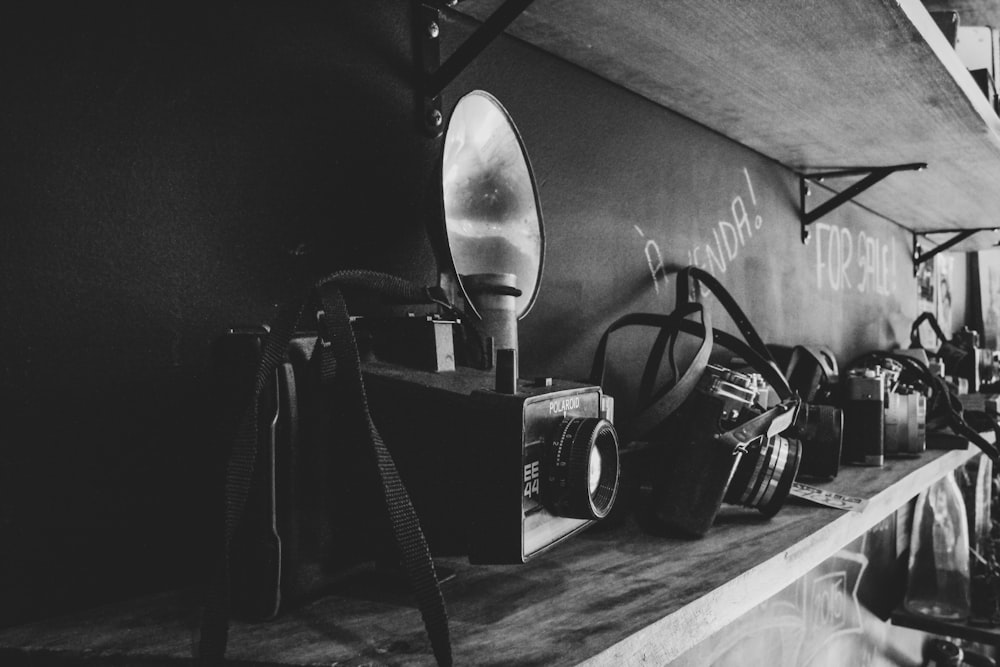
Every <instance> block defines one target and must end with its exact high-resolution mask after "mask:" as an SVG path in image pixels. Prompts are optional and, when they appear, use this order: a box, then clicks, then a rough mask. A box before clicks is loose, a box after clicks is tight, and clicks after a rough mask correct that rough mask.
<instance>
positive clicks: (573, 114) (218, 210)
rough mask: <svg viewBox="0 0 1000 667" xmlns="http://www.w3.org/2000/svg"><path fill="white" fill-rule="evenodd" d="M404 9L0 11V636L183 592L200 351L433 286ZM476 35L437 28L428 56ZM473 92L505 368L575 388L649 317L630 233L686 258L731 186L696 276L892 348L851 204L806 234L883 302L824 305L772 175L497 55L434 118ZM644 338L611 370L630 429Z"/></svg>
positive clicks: (564, 76) (198, 437) (894, 313)
mask: <svg viewBox="0 0 1000 667" xmlns="http://www.w3.org/2000/svg"><path fill="white" fill-rule="evenodd" d="M409 13H410V9H409V3H407V2H404V1H396V2H392V1H389V0H379V1H370V0H342V1H340V2H324V3H320V2H311V3H304V2H302V3H279V2H270V3H267V2H239V3H237V2H170V3H167V2H150V1H146V2H142V1H124V0H123V1H120V2H110V1H107V0H102V1H100V2H89V3H69V2H36V3H30V9H28V8H27V5H25V6H23V7H21V8H20V9H19V10H18V11H17V12H16V13H15V11H14V10H12V9H9V8H8V9H3V10H0V85H2V90H0V229H2V234H3V236H2V239H3V241H2V244H0V272H2V273H0V308H2V311H0V315H2V321H3V324H2V326H0V349H2V350H3V364H2V375H0V401H2V402H0V405H2V406H3V414H4V416H3V419H2V422H0V423H2V426H0V591H2V594H0V624H9V623H14V622H19V621H24V620H28V619H31V618H37V617H40V616H44V615H46V614H50V613H55V612H60V611H65V610H68V609H71V608H79V607H84V606H88V605H92V604H95V603H98V602H101V601H104V600H110V599H116V598H122V597H126V596H129V595H135V594H138V593H141V592H145V591H152V590H159V589H163V588H168V587H173V586H181V585H191V584H195V583H198V582H199V581H200V578H201V574H202V572H203V570H204V568H203V566H204V563H203V560H204V557H205V553H206V550H205V544H206V543H207V542H208V540H209V538H210V536H211V535H212V531H213V530H214V528H215V524H214V523H213V522H212V519H213V518H214V517H215V516H216V515H215V509H216V507H215V505H214V504H213V503H212V500H211V499H212V498H213V497H214V496H213V492H212V490H213V489H216V488H217V480H216V478H215V477H214V476H213V470H214V469H215V465H216V460H217V458H218V457H217V452H218V447H219V445H218V443H216V442H215V441H214V440H213V439H212V437H211V432H212V430H211V423H212V405H213V403H212V399H213V396H212V395H211V390H210V383H209V381H208V362H209V354H208V350H209V345H210V343H211V341H212V340H213V339H214V338H216V337H217V336H218V335H219V334H221V333H222V332H224V331H225V330H226V329H227V328H229V327H231V326H234V325H240V324H253V323H258V322H262V321H267V320H268V319H269V318H271V317H272V316H273V314H274V312H275V310H276V306H277V304H279V303H280V302H282V301H283V300H285V299H288V298H290V297H292V296H294V295H297V294H298V293H299V291H300V290H301V287H302V286H303V285H304V284H305V280H306V279H307V278H308V277H309V276H313V275H317V274H319V273H324V272H327V271H331V270H334V269H337V268H342V267H348V266H365V267H371V268H378V269H383V270H389V271H393V272H396V273H399V274H402V275H405V276H407V277H409V278H412V279H415V280H420V281H423V282H428V283H429V282H432V281H433V280H434V279H435V276H436V267H435V262H434V257H433V253H432V252H431V249H430V245H429V243H428V240H427V233H426V231H425V230H426V228H427V224H428V222H430V223H431V224H434V223H436V220H435V218H434V216H433V214H432V215H430V216H428V215H426V214H425V212H426V211H428V210H431V211H433V209H434V206H435V205H436V200H435V196H436V195H435V184H436V179H437V178H438V176H437V173H436V171H435V162H436V160H437V159H438V156H439V151H440V145H439V143H438V141H436V140H433V139H428V138H426V137H425V136H424V135H422V134H421V133H420V132H419V131H418V130H417V129H416V127H415V125H414V121H413V117H414V107H413V105H414V95H413V89H412V84H411V82H412V71H413V63H412V58H411V53H412V45H411V41H410V25H409V20H410V14H409ZM469 31H470V26H469V25H468V24H467V22H466V21H465V20H464V19H459V18H456V17H451V16H449V17H448V18H446V20H445V21H444V22H443V24H442V39H443V42H444V47H445V48H444V50H445V53H448V52H449V51H450V50H452V49H453V48H454V47H455V45H457V43H458V42H459V41H460V40H461V38H462V37H463V36H464V35H466V34H468V32H469ZM473 88H484V89H486V90H489V91H490V92H491V93H493V94H494V95H496V96H497V97H498V98H499V99H500V100H501V101H502V102H503V103H504V104H505V105H506V106H507V108H508V109H509V111H510V113H511V115H512V116H513V118H514V120H515V122H517V124H518V127H519V129H520V131H521V132H522V134H523V136H524V141H525V144H526V146H527V148H528V151H529V153H530V155H531V159H532V162H533V166H534V170H535V174H536V178H537V181H538V184H539V191H540V198H541V201H542V208H543V212H544V217H545V225H546V234H547V259H546V269H545V276H544V278H543V281H542V284H541V292H540V294H539V298H538V302H537V304H536V306H535V308H534V309H533V311H532V312H531V313H530V314H529V315H528V317H527V318H526V319H525V320H524V322H523V325H522V328H521V333H522V338H521V344H522V359H523V368H522V370H523V371H524V372H525V374H548V375H559V376H563V377H568V378H571V379H577V378H581V377H584V376H585V375H586V372H587V369H588V367H589V363H590V355H591V354H592V353H593V349H594V345H595V344H596V340H597V338H598V336H599V335H600V333H601V331H602V330H603V328H604V327H605V326H606V325H607V324H608V323H609V322H610V321H612V320H613V319H614V318H615V317H617V316H618V315H620V314H622V313H624V312H627V311H633V310H655V311H660V312H666V311H668V310H669V309H670V307H671V305H672V300H673V297H672V286H673V285H672V282H670V281H669V279H667V280H662V279H661V280H660V282H658V283H657V284H655V285H654V284H653V281H652V278H651V275H650V270H649V265H648V264H647V251H648V245H647V242H648V240H650V239H655V241H656V244H657V247H658V248H659V250H660V253H661V255H662V258H663V260H664V264H665V265H667V266H668V267H677V266H680V265H683V264H686V263H688V262H689V261H692V260H691V259H690V258H689V257H695V258H696V257H697V256H696V255H690V256H689V253H690V252H692V251H693V249H694V248H695V247H698V246H703V245H705V244H710V243H712V239H713V236H712V235H713V229H715V228H716V225H717V224H718V221H720V220H727V219H731V217H732V211H733V201H734V198H736V197H741V198H742V199H741V200H742V201H743V202H744V203H745V204H747V205H749V193H748V192H747V179H748V178H749V179H751V180H752V182H753V188H754V198H755V199H756V200H757V202H756V204H755V205H754V207H753V209H752V210H751V214H752V215H760V216H761V218H762V226H761V227H760V228H759V231H758V232H757V235H756V237H755V239H754V241H753V242H752V243H748V244H747V246H746V247H745V248H743V249H742V250H741V254H740V255H739V257H737V258H736V259H734V260H733V261H731V262H729V263H728V266H727V268H726V270H725V271H720V270H716V273H717V275H718V276H719V278H720V279H721V280H722V281H723V282H724V283H725V284H727V285H729V286H730V287H731V288H732V289H733V292H734V294H735V295H736V297H737V298H738V299H740V300H741V302H743V303H744V304H745V305H746V306H747V309H748V310H749V312H750V315H751V318H752V319H753V320H754V322H755V323H756V324H758V326H759V328H760V330H761V332H762V334H763V335H764V338H765V339H766V340H769V341H771V342H778V343H789V344H791V343H796V342H806V343H826V344H829V345H831V346H832V347H833V348H834V349H835V350H836V351H837V353H838V355H840V356H841V357H844V358H846V357H850V356H853V355H854V354H856V353H858V352H860V351H862V350H864V349H868V348H872V347H887V346H890V345H893V344H896V343H899V342H903V341H904V340H905V335H906V333H907V332H908V326H909V322H910V321H912V319H913V317H914V315H915V308H916V288H915V283H914V282H913V278H912V271H911V267H910V265H909V263H908V252H909V242H910V237H909V235H908V234H905V233H904V232H903V231H901V230H900V229H899V228H898V227H896V226H894V225H893V224H891V223H890V222H889V221H886V220H884V219H882V218H880V217H878V216H877V215H874V214H872V213H870V212H868V211H865V210H864V209H862V208H860V207H858V206H854V205H849V206H846V207H843V208H842V209H839V210H838V211H837V212H836V213H835V214H833V215H831V216H829V217H828V218H826V219H824V221H825V222H829V223H830V224H836V225H841V226H844V227H845V228H849V229H851V230H854V233H856V232H857V231H858V230H863V231H866V232H867V233H869V234H871V235H875V236H878V237H879V238H880V239H881V240H882V242H884V243H886V244H888V245H890V246H892V247H893V248H894V249H895V252H896V253H897V256H898V258H899V261H898V264H896V265H894V268H893V271H892V278H893V279H892V284H893V287H894V289H893V291H892V293H891V294H884V295H876V294H872V293H870V292H866V293H862V292H859V291H858V290H853V291H852V290H846V289H844V290H839V291H838V290H833V289H831V288H830V286H829V285H825V284H824V283H823V282H822V281H821V280H819V278H818V277H817V275H818V274H817V268H816V253H815V250H814V247H815V246H804V245H802V244H801V243H800V242H799V238H798V233H799V229H798V222H797V220H798V218H797V186H798V182H797V180H796V178H795V176H794V174H793V173H792V172H791V171H789V170H787V169H785V168H783V167H782V166H781V165H778V164H776V163H774V162H772V161H770V160H768V159H767V158H766V157H763V156H761V155H759V154H756V153H754V152H752V151H749V150H747V149H746V148H744V147H742V146H739V145H737V144H735V143H733V142H731V141H729V140H728V139H725V138H724V137H722V136H720V135H717V134H715V133H713V132H710V131H708V130H706V129H704V128H702V127H701V126H698V125H696V124H695V123H692V122H690V121H688V120H686V119H684V118H681V117H679V116H677V115H675V114H673V113H671V112H669V111H666V110H664V109H662V108H660V107H657V106H655V105H653V104H651V103H649V102H647V101H645V100H643V99H641V98H638V97H636V96H635V95H633V94H631V93H628V92H626V91H624V90H622V89H620V88H617V87H615V86H613V85H612V84H609V83H607V82H604V81H602V80H600V79H598V78H596V77H594V76H592V75H590V74H588V73H586V72H583V71H582V70H579V69H578V68H576V67H574V66H571V65H569V64H567V63H564V62H563V61H560V60H558V59H555V58H553V57H551V56H548V55H546V54H543V53H541V52H539V51H537V50H535V49H534V48H531V47H528V46H526V45H524V44H521V43H519V42H517V41H515V40H513V39H508V38H503V39H501V40H500V41H499V42H498V43H496V44H494V45H493V46H491V47H490V48H489V49H488V50H487V52H486V53H484V54H483V55H482V56H481V58H480V59H479V60H477V62H476V63H475V64H474V65H473V66H472V67H471V68H469V69H468V70H467V71H466V72H465V73H464V74H462V75H461V76H460V77H459V79H458V80H456V82H455V83H454V84H452V85H451V86H450V87H449V88H448V89H447V91H446V93H445V96H444V110H445V114H446V116H447V114H448V113H449V112H450V109H451V107H452V106H453V105H454V102H455V101H456V100H457V99H458V96H459V95H461V94H462V93H464V92H467V91H468V90H471V89H473ZM637 230H641V233H640V231H637ZM695 261H698V260H697V259H695ZM719 317H720V319H721V314H720V316H719ZM956 321H958V320H956ZM644 340H645V339H643V338H642V337H641V336H631V337H625V338H624V339H621V340H620V341H619V345H618V346H616V349H615V351H614V352H613V354H612V356H613V358H614V359H615V360H616V364H617V366H618V370H617V371H616V372H614V373H612V375H611V380H610V381H611V383H612V386H611V387H610V388H611V389H612V391H615V392H616V393H619V394H620V395H621V397H622V400H623V403H622V408H621V414H623V415H625V416H627V415H628V412H629V407H630V406H629V403H628V398H629V391H630V388H631V386H630V381H629V378H630V377H632V375H631V374H630V373H631V372H630V370H629V369H630V368H632V367H636V366H637V365H638V364H640V363H641V361H642V360H643V359H644V352H645V350H644V349H642V345H643V344H644Z"/></svg>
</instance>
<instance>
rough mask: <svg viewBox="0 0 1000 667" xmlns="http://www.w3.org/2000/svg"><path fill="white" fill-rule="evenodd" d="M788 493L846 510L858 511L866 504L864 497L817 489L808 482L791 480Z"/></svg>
mask: <svg viewBox="0 0 1000 667" xmlns="http://www.w3.org/2000/svg"><path fill="white" fill-rule="evenodd" d="M790 495H792V496H794V497H795V498H801V499H803V500H808V501H810V502H813V503H816V504H817V505H824V506H826V507H832V508H834V509H838V510H846V511H848V512H860V511H861V510H863V509H864V508H865V506H866V505H867V504H868V501H867V500H865V499H864V498H855V497H853V496H845V495H843V494H840V493H834V492H833V491H826V490H824V489H817V488H816V487H815V486H809V485H808V484H802V483H800V482H792V490H791V491H790Z"/></svg>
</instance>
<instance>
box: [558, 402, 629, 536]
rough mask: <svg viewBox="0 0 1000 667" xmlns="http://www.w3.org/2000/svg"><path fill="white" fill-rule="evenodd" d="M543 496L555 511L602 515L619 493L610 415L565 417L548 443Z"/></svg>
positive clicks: (588, 516)
mask: <svg viewBox="0 0 1000 667" xmlns="http://www.w3.org/2000/svg"><path fill="white" fill-rule="evenodd" d="M544 479H545V482H546V484H545V487H544V489H543V494H542V496H543V499H544V502H545V504H546V505H547V506H548V507H549V509H550V510H551V511H552V513H553V514H555V515H557V516H563V517H568V518H572V519H603V518H604V517H605V516H607V515H608V512H610V511H611V506H612V505H613V504H614V502H615V495H616V494H617V493H618V434H617V433H616V432H615V427H614V426H613V425H612V424H611V422H609V421H608V420H607V419H598V418H596V417H578V418H572V419H564V420H562V422H560V423H559V426H558V427H557V428H556V432H555V434H554V437H553V438H552V442H551V444H550V447H549V452H548V458H547V461H546V473H545V475H544Z"/></svg>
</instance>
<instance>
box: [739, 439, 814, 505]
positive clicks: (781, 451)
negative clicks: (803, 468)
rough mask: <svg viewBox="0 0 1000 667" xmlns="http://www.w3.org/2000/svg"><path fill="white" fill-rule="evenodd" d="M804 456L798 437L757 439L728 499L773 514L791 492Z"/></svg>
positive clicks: (740, 464) (744, 458)
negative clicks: (796, 438) (794, 438)
mask: <svg viewBox="0 0 1000 667" xmlns="http://www.w3.org/2000/svg"><path fill="white" fill-rule="evenodd" d="M801 458H802V448H801V444H800V443H799V441H798V440H793V439H789V438H785V437H784V436H781V435H774V436H771V437H770V438H769V439H768V440H767V441H766V442H764V441H763V439H760V440H757V441H756V442H755V443H754V444H753V445H751V447H750V448H749V449H748V450H747V452H746V453H745V454H744V455H743V457H742V459H741V460H740V461H739V462H738V463H737V470H736V472H735V473H734V474H733V476H732V479H731V480H730V488H729V489H727V491H726V501H727V502H730V503H733V504H737V505H743V506H744V507H752V508H755V509H757V510H759V511H760V512H761V513H762V514H764V515H765V516H767V517H772V516H774V515H775V514H777V513H778V510H780V509H781V507H782V505H783V504H784V502H785V498H787V497H788V493H789V492H790V491H791V488H792V482H793V481H795V477H796V475H797V474H798V470H799V463H800V461H801Z"/></svg>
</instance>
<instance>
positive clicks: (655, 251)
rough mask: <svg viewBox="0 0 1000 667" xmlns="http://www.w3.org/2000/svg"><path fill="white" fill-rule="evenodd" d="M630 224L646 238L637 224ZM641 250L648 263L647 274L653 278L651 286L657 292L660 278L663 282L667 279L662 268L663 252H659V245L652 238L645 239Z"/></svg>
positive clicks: (658, 291)
mask: <svg viewBox="0 0 1000 667" xmlns="http://www.w3.org/2000/svg"><path fill="white" fill-rule="evenodd" d="M632 226H633V227H635V231H637V232H639V236H641V237H642V238H646V235H645V234H644V233H643V231H642V229H640V228H639V225H632ZM643 250H644V251H645V253H646V264H647V265H649V275H650V277H652V279H653V288H654V289H656V293H657V294H659V293H660V280H661V279H662V280H663V282H664V283H665V282H666V280H667V275H666V272H665V271H664V269H663V254H662V253H661V252H660V246H659V245H658V244H657V243H656V241H654V240H653V239H646V245H645V247H644V248H643Z"/></svg>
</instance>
